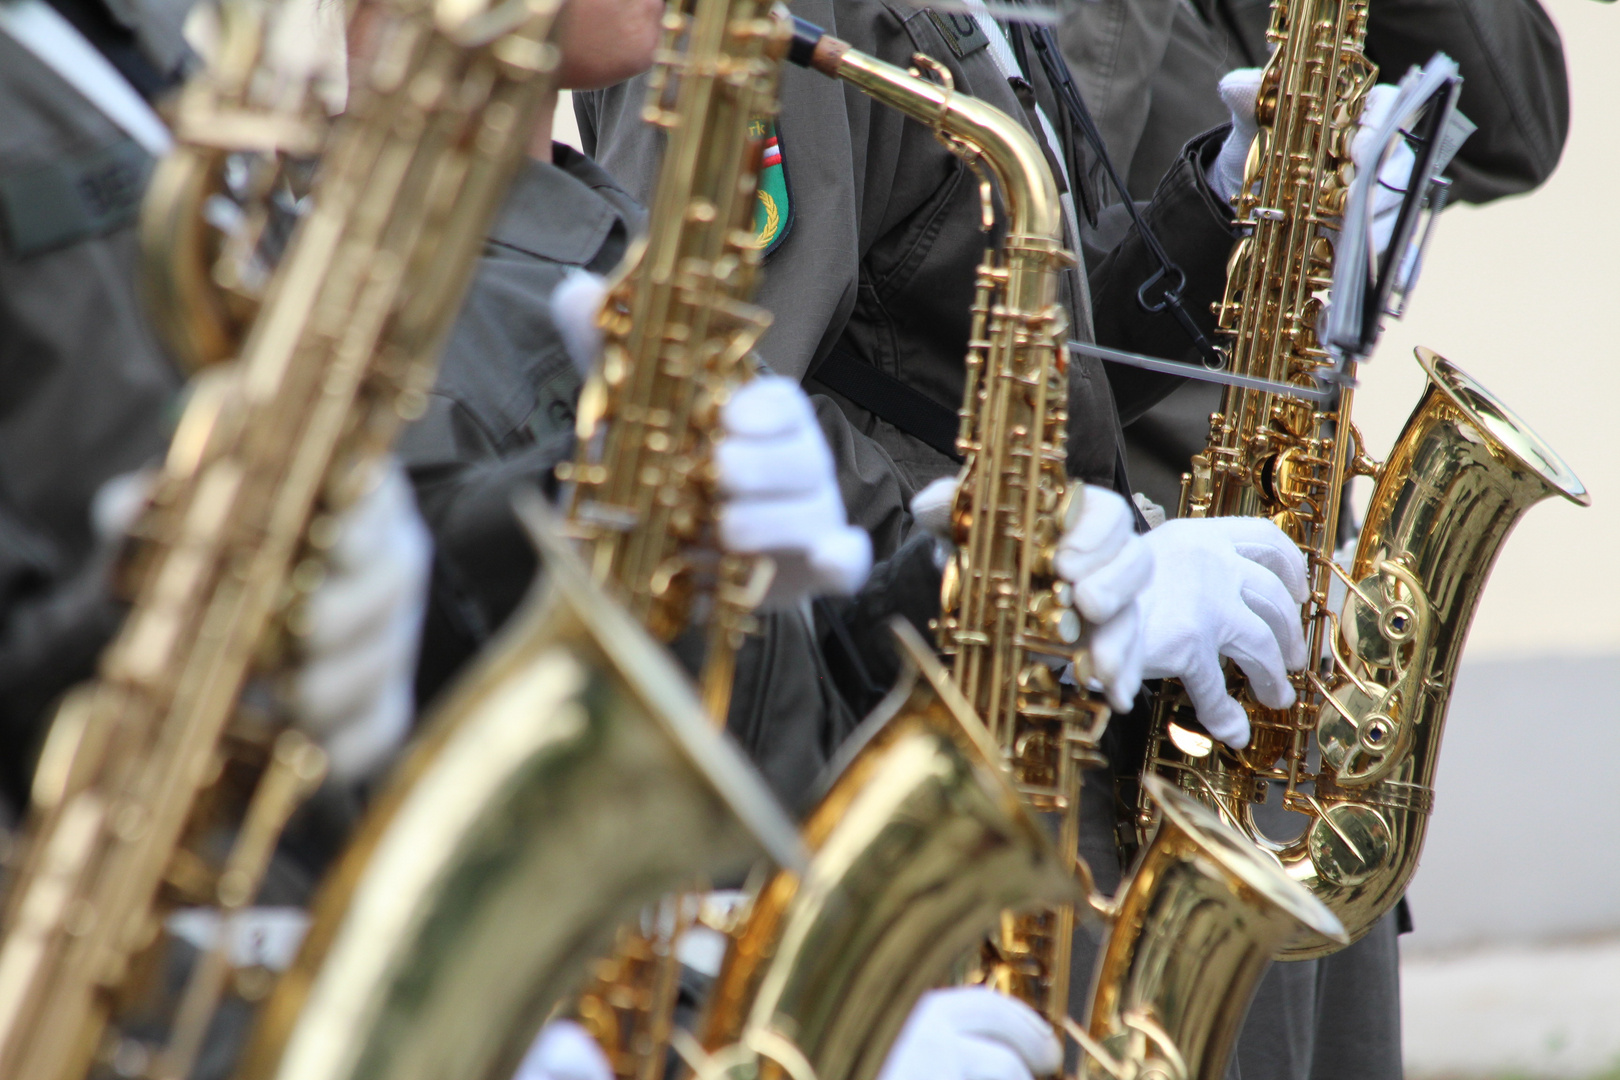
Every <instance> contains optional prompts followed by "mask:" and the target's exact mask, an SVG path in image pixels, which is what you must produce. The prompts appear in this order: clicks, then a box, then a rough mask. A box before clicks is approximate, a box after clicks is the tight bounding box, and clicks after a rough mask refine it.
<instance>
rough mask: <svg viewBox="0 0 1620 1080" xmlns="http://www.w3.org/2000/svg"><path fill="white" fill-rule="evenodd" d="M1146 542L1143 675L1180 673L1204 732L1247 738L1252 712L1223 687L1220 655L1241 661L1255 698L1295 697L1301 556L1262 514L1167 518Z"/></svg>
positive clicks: (1277, 704) (1303, 584)
mask: <svg viewBox="0 0 1620 1080" xmlns="http://www.w3.org/2000/svg"><path fill="white" fill-rule="evenodd" d="M1145 541H1146V543H1147V546H1148V547H1149V548H1151V549H1152V550H1153V559H1154V567H1155V571H1154V575H1153V581H1152V584H1151V585H1149V587H1148V589H1147V591H1146V592H1145V593H1144V594H1143V596H1142V601H1141V605H1142V622H1143V636H1144V638H1145V639H1146V646H1145V647H1146V653H1147V657H1146V664H1145V666H1144V670H1143V673H1142V674H1143V676H1144V677H1146V678H1149V679H1157V678H1171V677H1173V678H1177V679H1180V680H1181V682H1182V685H1183V686H1185V687H1186V689H1187V695H1188V697H1190V698H1191V699H1192V703H1193V707H1194V708H1195V709H1196V710H1197V711H1198V720H1199V722H1200V723H1202V724H1203V725H1204V727H1205V728H1207V729H1208V730H1209V733H1210V734H1211V735H1213V736H1215V737H1216V738H1217V739H1219V740H1221V742H1223V743H1226V744H1227V745H1228V746H1232V747H1243V746H1247V745H1248V742H1249V720H1248V717H1247V716H1246V715H1245V714H1244V712H1243V707H1242V706H1241V705H1239V704H1238V703H1237V701H1236V700H1235V699H1233V698H1232V697H1230V696H1229V695H1228V694H1227V693H1226V676H1225V674H1224V673H1223V672H1222V671H1221V657H1223V656H1226V657H1230V658H1232V659H1233V660H1236V661H1237V664H1238V666H1239V667H1240V668H1242V669H1243V673H1244V674H1245V675H1247V676H1248V677H1249V687H1250V689H1251V690H1252V691H1253V692H1254V696H1255V698H1256V699H1257V700H1258V701H1259V702H1260V703H1261V704H1263V705H1265V706H1266V707H1268V708H1272V709H1284V708H1287V707H1288V706H1290V705H1292V704H1293V703H1294V687H1293V685H1292V684H1291V683H1290V682H1289V681H1288V677H1287V672H1289V671H1298V670H1300V669H1301V668H1303V667H1304V666H1305V660H1306V657H1305V634H1304V631H1303V629H1302V627H1301V625H1300V605H1301V604H1303V603H1304V602H1305V599H1306V597H1307V596H1309V595H1310V589H1309V585H1308V581H1307V575H1306V567H1305V557H1304V556H1303V555H1301V554H1300V552H1299V548H1298V547H1297V546H1295V544H1294V543H1293V541H1291V540H1289V539H1288V537H1287V536H1286V535H1285V534H1284V533H1283V531H1282V530H1281V529H1279V528H1277V526H1276V525H1275V524H1273V523H1272V522H1270V521H1268V520H1266V519H1265V518H1238V517H1230V518H1206V519H1191V520H1190V519H1180V520H1176V521H1168V522H1165V524H1163V525H1161V526H1160V527H1159V528H1157V529H1154V530H1153V531H1152V532H1150V533H1148V534H1147V536H1146V537H1145Z"/></svg>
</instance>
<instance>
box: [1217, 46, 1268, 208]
mask: <svg viewBox="0 0 1620 1080" xmlns="http://www.w3.org/2000/svg"><path fill="white" fill-rule="evenodd" d="M1220 93H1221V101H1222V102H1223V103H1224V104H1225V105H1226V107H1227V108H1228V109H1229V110H1231V113H1232V130H1231V131H1230V132H1229V133H1228V134H1227V136H1226V141H1225V142H1223V143H1221V152H1220V153H1219V154H1218V155H1216V157H1215V161H1214V162H1213V163H1212V164H1211V165H1210V167H1209V172H1208V173H1206V174H1205V175H1206V177H1207V179H1208V180H1209V186H1210V187H1212V188H1214V189H1215V194H1217V195H1219V196H1220V197H1221V198H1222V199H1225V200H1226V201H1227V202H1231V201H1232V200H1233V199H1235V198H1237V194H1238V189H1239V188H1241V187H1242V186H1243V167H1244V165H1246V164H1248V160H1249V146H1250V144H1252V143H1253V142H1254V137H1255V136H1256V135H1258V134H1259V133H1260V123H1259V121H1258V120H1256V119H1255V111H1254V110H1255V103H1256V102H1257V101H1259V99H1260V69H1259V68H1237V69H1235V70H1233V71H1228V72H1227V73H1226V74H1225V75H1224V76H1222V77H1221V85H1220Z"/></svg>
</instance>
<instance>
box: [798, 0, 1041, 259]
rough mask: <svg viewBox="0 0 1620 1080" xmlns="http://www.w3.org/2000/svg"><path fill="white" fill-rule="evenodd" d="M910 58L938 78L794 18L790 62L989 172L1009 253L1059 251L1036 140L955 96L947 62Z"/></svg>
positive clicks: (994, 112) (996, 112)
mask: <svg viewBox="0 0 1620 1080" xmlns="http://www.w3.org/2000/svg"><path fill="white" fill-rule="evenodd" d="M914 59H915V61H916V63H917V64H918V67H924V66H926V67H928V68H929V69H930V70H932V71H934V72H935V73H937V74H938V75H939V76H940V79H941V81H940V82H935V81H934V80H932V79H927V78H924V77H923V76H922V75H921V74H920V73H919V71H918V68H913V69H912V70H910V71H903V70H901V69H900V68H898V67H895V66H894V65H893V64H888V63H884V62H883V61H882V60H879V59H877V58H876V57H873V56H868V55H867V54H866V53H863V52H860V51H859V50H857V49H854V48H851V47H850V45H849V43H848V42H846V41H840V40H839V39H838V38H835V37H833V36H832V35H830V34H827V33H825V32H824V31H822V30H821V28H820V27H818V26H815V25H814V24H812V23H808V22H806V21H805V20H803V19H798V18H795V19H794V20H793V43H792V45H791V46H790V48H789V50H788V60H789V61H791V62H792V63H795V64H798V65H799V66H801V67H807V68H811V69H813V70H815V71H819V72H821V73H822V74H823V75H827V76H830V77H831V78H834V79H842V80H843V81H844V82H847V83H849V84H851V85H852V86H855V87H858V88H859V89H860V90H861V91H862V92H863V93H865V94H866V95H868V96H869V97H871V98H873V99H874V100H876V101H880V102H882V103H883V104H885V105H888V106H889V107H891V108H893V109H897V110H899V111H900V112H903V113H905V114H906V115H907V116H909V117H912V118H913V119H915V120H918V121H920V122H922V123H924V124H927V125H928V126H929V127H930V128H932V129H933V131H934V134H936V135H937V136H939V138H940V139H941V140H942V141H944V142H945V143H946V144H947V145H949V146H951V148H952V149H953V150H954V151H956V152H957V153H958V154H960V155H961V156H962V157H963V158H964V159H965V160H967V161H968V163H969V164H970V165H973V166H975V167H977V166H978V165H981V164H982V165H983V166H984V167H985V168H988V169H989V171H990V173H991V174H992V175H994V177H995V179H996V184H997V185H998V186H999V187H1000V188H1001V198H1002V202H1003V204H1004V206H1005V208H1006V214H1007V241H1006V245H1005V246H1006V248H1007V249H1008V250H1009V252H1013V251H1016V250H1018V249H1019V248H1021V247H1023V246H1024V245H1026V244H1028V243H1030V242H1034V243H1035V244H1036V246H1038V247H1044V246H1045V244H1046V243H1050V244H1052V245H1053V249H1052V251H1051V252H1050V253H1051V254H1056V253H1057V252H1059V251H1061V243H1062V239H1063V204H1062V203H1061V202H1060V201H1059V199H1058V190H1057V182H1056V181H1055V180H1054V179H1053V178H1052V171H1051V169H1050V168H1049V167H1048V165H1047V163H1046V156H1045V154H1044V153H1043V152H1042V150H1041V145H1040V143H1038V142H1037V141H1036V140H1035V137H1034V136H1033V135H1031V134H1030V133H1029V132H1028V131H1026V130H1024V127H1023V125H1022V124H1020V123H1019V122H1018V121H1017V120H1016V119H1014V118H1013V117H1011V116H1009V115H1008V114H1006V113H1004V112H1002V111H1001V110H1000V109H997V108H995V107H993V106H991V105H987V104H985V103H984V102H982V101H980V100H978V99H977V98H973V97H969V96H968V95H966V94H959V93H957V92H956V88H955V85H954V84H953V81H952V79H951V76H950V73H949V71H947V70H946V69H945V68H944V67H942V66H941V65H939V64H938V63H936V62H933V61H931V60H930V59H929V58H928V57H926V56H923V55H921V54H918V55H917V56H916V57H915V58H914ZM1043 242H1044V243H1043ZM1067 257H1068V256H1066V254H1065V258H1067Z"/></svg>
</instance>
